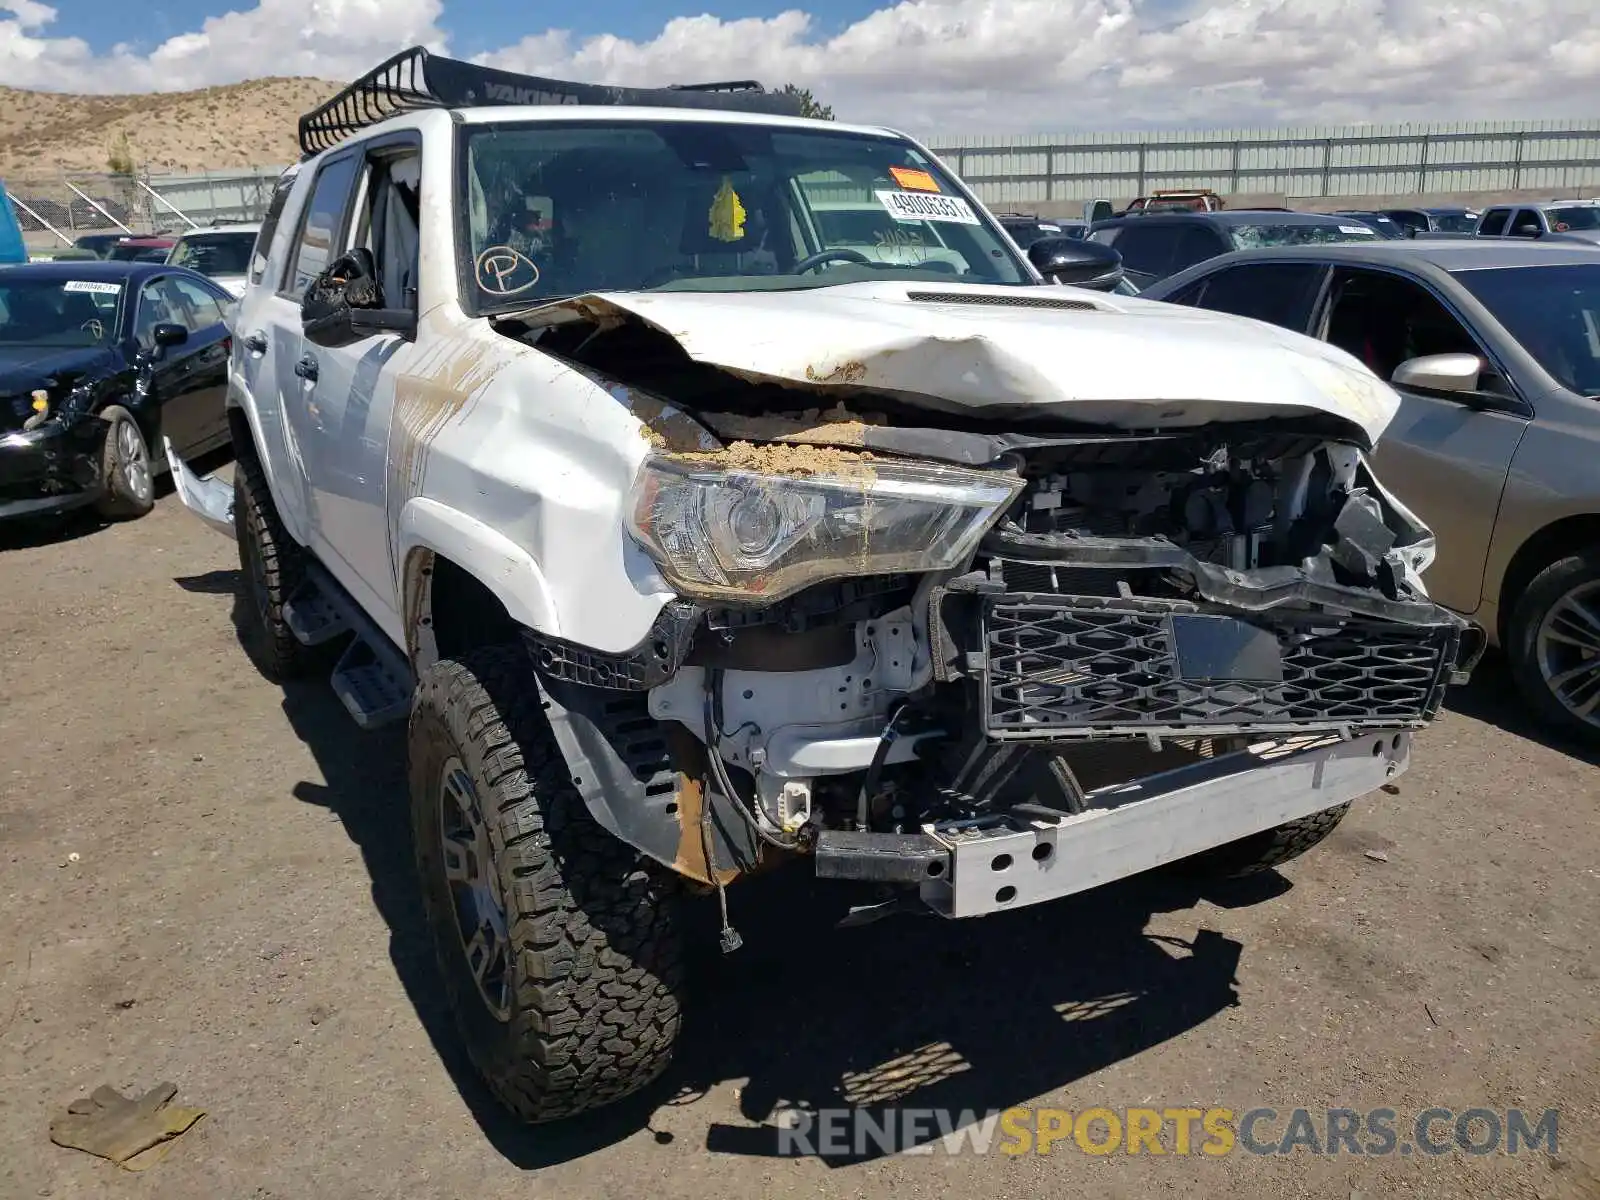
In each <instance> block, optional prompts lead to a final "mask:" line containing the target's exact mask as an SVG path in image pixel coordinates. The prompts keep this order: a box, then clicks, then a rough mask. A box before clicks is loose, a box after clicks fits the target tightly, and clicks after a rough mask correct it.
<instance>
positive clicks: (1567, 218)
mask: <svg viewBox="0 0 1600 1200" xmlns="http://www.w3.org/2000/svg"><path fill="white" fill-rule="evenodd" d="M1544 215H1545V219H1546V220H1547V221H1549V222H1550V228H1551V229H1553V230H1554V231H1555V232H1557V233H1566V232H1567V231H1568V230H1569V229H1600V205H1594V206H1593V207H1591V206H1589V205H1584V206H1583V207H1582V208H1578V207H1573V208H1547V209H1545V210H1544Z"/></svg>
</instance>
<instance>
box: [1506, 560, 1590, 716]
mask: <svg viewBox="0 0 1600 1200" xmlns="http://www.w3.org/2000/svg"><path fill="white" fill-rule="evenodd" d="M1595 579H1600V547H1591V548H1589V549H1585V550H1580V551H1579V552H1578V553H1577V554H1570V555H1568V556H1567V557H1565V558H1562V559H1558V560H1557V561H1556V562H1553V563H1551V564H1550V565H1549V566H1548V567H1546V568H1545V569H1544V570H1542V571H1540V572H1539V573H1538V574H1537V575H1535V576H1534V577H1533V579H1532V580H1530V581H1529V583H1528V586H1527V587H1525V588H1524V589H1523V590H1522V594H1521V595H1520V596H1518V597H1517V600H1516V603H1515V604H1513V605H1512V608H1511V617H1510V620H1509V621H1508V622H1507V623H1506V657H1507V658H1509V659H1510V660H1511V675H1512V678H1513V679H1514V680H1515V681H1516V684H1517V690H1519V691H1520V692H1521V693H1522V694H1523V695H1524V696H1525V697H1526V698H1527V701H1528V703H1529V704H1531V705H1532V706H1533V708H1534V710H1535V711H1536V712H1537V713H1538V714H1539V716H1540V718H1541V719H1542V720H1543V721H1545V722H1546V723H1547V724H1549V725H1550V726H1552V727H1553V728H1555V729H1559V730H1562V731H1563V732H1565V733H1567V734H1569V735H1571V736H1573V737H1576V738H1581V739H1583V740H1584V741H1587V742H1589V743H1590V744H1591V745H1592V744H1595V743H1597V742H1600V727H1597V726H1595V725H1593V724H1590V723H1589V722H1587V721H1585V720H1583V719H1582V718H1581V717H1578V716H1576V715H1575V714H1573V713H1571V712H1569V711H1567V709H1566V707H1565V706H1564V705H1563V704H1562V703H1561V701H1560V700H1558V699H1556V697H1555V696H1554V695H1553V694H1552V693H1551V691H1550V688H1549V686H1548V685H1547V684H1546V683H1545V681H1544V676H1543V675H1542V674H1541V673H1540V671H1539V651H1538V639H1539V626H1540V625H1542V624H1543V623H1544V619H1545V614H1546V613H1548V612H1549V611H1550V609H1551V608H1552V607H1553V606H1554V605H1555V604H1556V603H1557V601H1559V600H1560V599H1561V598H1562V597H1563V596H1565V595H1566V594H1567V593H1568V592H1570V591H1572V590H1573V589H1574V588H1576V587H1580V586H1582V585H1583V584H1585V583H1589V582H1591V581H1593V580H1595Z"/></svg>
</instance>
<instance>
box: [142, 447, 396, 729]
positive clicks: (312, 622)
mask: <svg viewBox="0 0 1600 1200" xmlns="http://www.w3.org/2000/svg"><path fill="white" fill-rule="evenodd" d="M161 443H162V448H163V449H164V450H165V451H166V454H167V463H168V465H169V466H170V467H171V468H172V486H173V488H174V490H175V491H176V492H177V493H178V499H179V500H181V501H182V502H183V506H184V507H185V508H187V509H188V510H189V511H190V512H192V513H194V515H195V516H197V517H199V518H200V519H201V520H202V521H204V522H205V523H206V524H207V525H209V526H211V528H213V529H215V530H216V531H217V532H218V533H221V534H225V535H227V536H228V537H237V536H238V535H237V534H236V533H235V531H234V526H233V488H232V486H231V485H229V484H227V483H224V482H223V481H222V480H220V479H217V478H215V477H214V476H211V475H207V476H204V477H201V476H198V475H196V474H195V473H194V472H193V471H191V470H190V469H189V467H188V464H187V463H185V462H184V461H183V459H182V458H180V457H179V456H178V452H177V451H176V450H175V449H173V446H172V439H171V438H166V437H164V438H162V439H161ZM283 619H284V622H285V623H286V624H287V625H288V626H289V631H290V632H291V633H293V634H294V636H295V640H296V641H297V642H299V643H300V644H301V645H302V646H322V645H326V644H327V643H329V642H332V641H334V640H335V639H337V638H340V637H344V636H345V635H347V634H353V635H354V636H353V637H351V639H350V644H349V645H348V646H346V647H345V649H344V653H343V654H341V655H340V656H339V661H338V663H337V664H335V666H334V668H333V678H332V680H331V683H332V684H333V692H334V695H336V696H338V697H339V700H340V702H341V703H342V704H343V705H344V706H345V708H346V710H348V712H349V713H350V716H351V718H352V719H353V720H354V721H355V723H356V724H357V725H359V726H360V727H361V728H362V729H377V728H379V727H380V726H383V725H387V724H389V723H390V722H391V721H398V720H400V719H402V718H404V717H405V716H406V715H407V714H408V713H409V712H410V711H411V692H412V689H413V686H414V685H413V683H412V678H411V665H410V664H409V663H408V662H407V661H406V657H405V655H404V654H402V653H400V651H399V650H397V649H396V648H395V646H394V644H393V643H392V642H390V641H389V639H388V638H387V637H385V636H384V634H383V631H382V630H381V629H379V628H378V627H377V625H375V624H374V623H373V622H372V619H371V618H370V617H368V616H367V614H366V613H364V612H362V611H361V606H360V605H358V604H356V603H355V601H353V600H351V599H350V597H349V596H347V595H346V594H345V591H344V589H343V588H342V587H340V586H339V584H338V583H337V582H336V581H335V580H334V578H333V576H331V575H329V574H328V572H327V571H326V570H324V569H323V568H322V567H321V566H320V565H318V564H317V563H312V564H311V566H310V569H309V570H308V571H307V573H306V578H305V581H304V582H303V583H301V585H300V586H299V587H298V588H296V589H295V592H294V595H292V596H290V597H289V599H288V600H287V601H286V602H285V603H284V606H283Z"/></svg>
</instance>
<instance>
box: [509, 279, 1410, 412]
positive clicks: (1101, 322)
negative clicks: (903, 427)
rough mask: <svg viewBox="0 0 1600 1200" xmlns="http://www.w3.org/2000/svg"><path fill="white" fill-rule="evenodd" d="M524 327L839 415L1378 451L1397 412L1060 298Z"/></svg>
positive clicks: (1121, 303) (1017, 292) (1205, 338)
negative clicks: (1068, 426)
mask: <svg viewBox="0 0 1600 1200" xmlns="http://www.w3.org/2000/svg"><path fill="white" fill-rule="evenodd" d="M517 319H518V320H519V321H520V322H521V323H523V324H525V325H526V326H528V327H530V328H533V329H537V328H539V327H541V326H548V325H560V324H565V323H567V322H571V321H590V322H597V323H599V324H600V325H601V326H602V327H608V326H615V325H621V324H626V323H627V322H629V321H639V322H643V323H644V324H646V325H648V326H651V327H653V328H655V329H657V330H659V331H660V332H662V333H664V334H666V335H667V336H668V337H670V338H672V339H673V340H674V341H675V342H676V343H677V344H678V345H679V346H680V347H681V348H682V350H683V351H684V353H686V354H687V355H688V356H689V357H690V358H691V359H694V360H696V361H698V362H701V363H704V364H707V365H710V366H714V367H718V368H721V369H723V370H726V371H728V372H731V373H733V374H735V375H738V376H741V377H744V378H747V379H750V380H753V381H759V382H772V383H778V384H781V385H784V386H787V387H792V388H799V389H804V390H808V391H811V392H812V393H813V394H816V393H822V394H825V395H829V394H831V395H833V396H835V398H838V399H843V398H844V397H845V396H847V395H851V394H857V393H879V394H888V395H892V396H895V397H897V398H899V399H901V400H904V401H906V402H909V403H913V404H917V405H919V406H922V407H926V408H931V409H935V410H942V411H945V412H956V413H963V412H964V413H967V414H971V415H976V414H977V413H979V412H982V413H985V414H987V415H993V416H995V417H1002V416H1011V415H1015V416H1028V417H1042V416H1059V417H1061V418H1063V419H1066V420H1071V421H1075V422H1085V423H1089V424H1095V425H1104V426H1108V427H1111V428H1123V429H1153V428H1182V427H1193V426H1198V425H1205V424H1209V423H1211V422H1216V421H1253V420H1262V419H1267V418H1301V417H1306V416H1308V415H1313V414H1330V415H1333V416H1335V417H1339V418H1342V419H1344V420H1345V421H1348V422H1350V423H1351V424H1352V425H1354V426H1356V427H1358V428H1359V429H1360V430H1361V431H1362V432H1363V433H1364V434H1365V436H1366V439H1367V440H1368V441H1369V443H1370V442H1376V441H1377V440H1378V437H1379V435H1380V434H1382V432H1383V430H1384V429H1385V427H1387V425H1388V424H1389V421H1390V420H1391V419H1392V418H1393V416H1394V413H1395V410H1396V409H1397V408H1398V406H1399V397H1398V396H1397V395H1396V394H1395V393H1394V392H1393V390H1391V389H1390V388H1389V386H1388V385H1387V384H1385V383H1384V382H1383V381H1381V380H1380V379H1378V377H1377V376H1375V375H1373V374H1372V373H1371V372H1370V371H1368V370H1367V369H1366V367H1364V366H1363V365H1361V363H1359V362H1358V361H1357V360H1356V359H1354V358H1352V357H1351V356H1349V355H1347V354H1345V353H1344V352H1343V351H1342V350H1338V349H1336V348H1334V347H1331V346H1328V345H1325V344H1323V343H1321V342H1318V341H1316V340H1314V339H1312V338H1309V337H1305V336H1303V335H1301V334H1297V333H1291V332H1289V331H1287V330H1284V329H1279V328H1277V327H1276V326H1273V325H1268V324H1265V323H1263V322H1259V321H1251V320H1246V319H1243V318H1239V317H1231V316H1227V315H1224V314H1219V313H1211V312H1206V311H1203V310H1200V309H1194V308H1188V307H1185V306H1181V305H1172V304H1163V303H1159V302H1156V301H1150V300H1138V299H1134V298H1132V297H1121V296H1118V297H1115V298H1112V297H1110V296H1106V295H1103V294H1101V293H1097V292H1089V291H1085V290H1080V289H1074V288H1064V287H1048V286H1046V287H1032V288H1026V287H977V286H971V285H961V284H934V283H926V284H924V283H917V284H906V283H860V284H841V285H837V286H832V287H820V288H812V289H804V290H787V291H753V292H695V291H681V292H668V291H656V292H624V293H599V294H595V295H589V296H579V297H575V298H573V299H571V300H565V301H559V302H557V303H554V304H550V305H545V306H543V307H541V308H538V309H535V310H532V311H530V312H525V313H519V314H517Z"/></svg>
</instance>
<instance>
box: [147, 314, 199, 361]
mask: <svg viewBox="0 0 1600 1200" xmlns="http://www.w3.org/2000/svg"><path fill="white" fill-rule="evenodd" d="M188 340H189V331H188V330H187V329H186V328H184V327H183V326H182V325H179V324H177V323H176V322H172V321H162V322H161V323H160V324H159V325H156V326H155V327H154V328H152V329H151V330H150V349H149V350H147V351H145V357H146V358H147V359H149V360H152V361H153V360H155V359H159V358H160V357H161V356H162V355H163V354H165V353H166V352H167V350H168V348H169V347H172V346H181V345H183V344H184V343H185V342H187V341H188Z"/></svg>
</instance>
